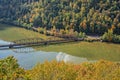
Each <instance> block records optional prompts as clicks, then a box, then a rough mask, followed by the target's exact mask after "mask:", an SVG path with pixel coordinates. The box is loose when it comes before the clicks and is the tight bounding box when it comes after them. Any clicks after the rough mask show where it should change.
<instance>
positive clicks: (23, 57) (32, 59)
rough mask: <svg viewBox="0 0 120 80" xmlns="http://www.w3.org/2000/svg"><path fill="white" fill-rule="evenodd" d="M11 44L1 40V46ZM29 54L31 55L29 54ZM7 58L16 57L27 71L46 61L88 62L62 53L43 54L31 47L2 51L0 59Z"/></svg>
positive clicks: (0, 51)
mask: <svg viewBox="0 0 120 80" xmlns="http://www.w3.org/2000/svg"><path fill="white" fill-rule="evenodd" d="M9 43H10V42H5V41H3V40H0V45H1V44H9ZM30 50H31V51H30ZM28 52H29V53H28ZM7 56H14V57H15V58H16V59H17V60H18V63H19V64H20V66H21V67H23V68H25V69H31V68H32V67H33V66H34V65H36V64H37V63H43V62H44V61H51V60H57V61H64V62H66V63H67V62H72V63H81V62H85V61H88V60H87V59H86V58H80V57H75V56H71V55H68V54H65V53H62V52H59V53H57V52H43V51H35V50H34V49H33V48H31V47H27V48H20V49H1V50H0V58H5V57H7Z"/></svg>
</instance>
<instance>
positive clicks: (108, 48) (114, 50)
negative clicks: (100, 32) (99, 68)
mask: <svg viewBox="0 0 120 80" xmlns="http://www.w3.org/2000/svg"><path fill="white" fill-rule="evenodd" d="M36 49H38V50H42V51H55V52H65V53H68V54H71V55H74V56H79V57H85V58H87V59H89V60H99V59H106V60H110V61H120V45H119V44H112V43H110V44H109V43H101V42H93V43H89V42H77V43H65V44H56V45H48V46H42V47H41V46H40V47H36Z"/></svg>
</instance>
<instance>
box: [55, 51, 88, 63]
mask: <svg viewBox="0 0 120 80" xmlns="http://www.w3.org/2000/svg"><path fill="white" fill-rule="evenodd" d="M56 60H57V61H64V62H65V63H81V62H87V61H88V60H87V58H82V57H76V56H72V55H69V54H66V53H63V52H59V53H58V54H57V56H56Z"/></svg>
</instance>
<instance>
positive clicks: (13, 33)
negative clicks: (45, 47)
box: [0, 24, 48, 41]
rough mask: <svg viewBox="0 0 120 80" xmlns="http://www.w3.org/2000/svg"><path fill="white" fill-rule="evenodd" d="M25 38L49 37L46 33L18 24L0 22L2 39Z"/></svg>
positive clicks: (0, 36) (0, 37)
mask: <svg viewBox="0 0 120 80" xmlns="http://www.w3.org/2000/svg"><path fill="white" fill-rule="evenodd" d="M25 38H43V39H46V38H48V37H47V36H45V35H42V34H39V33H37V32H33V31H30V30H26V29H24V28H19V27H16V26H11V25H6V24H0V39H2V40H6V41H14V40H19V39H25Z"/></svg>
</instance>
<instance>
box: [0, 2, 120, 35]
mask: <svg viewBox="0 0 120 80" xmlns="http://www.w3.org/2000/svg"><path fill="white" fill-rule="evenodd" d="M0 21H1V22H5V23H12V24H16V25H20V26H27V27H43V28H44V27H45V28H46V29H51V28H53V27H55V28H56V29H64V30H65V29H66V30H69V29H74V31H78V32H85V33H95V34H103V33H104V32H106V31H108V29H111V28H112V29H113V31H114V33H116V34H120V1H119V0H0Z"/></svg>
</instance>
